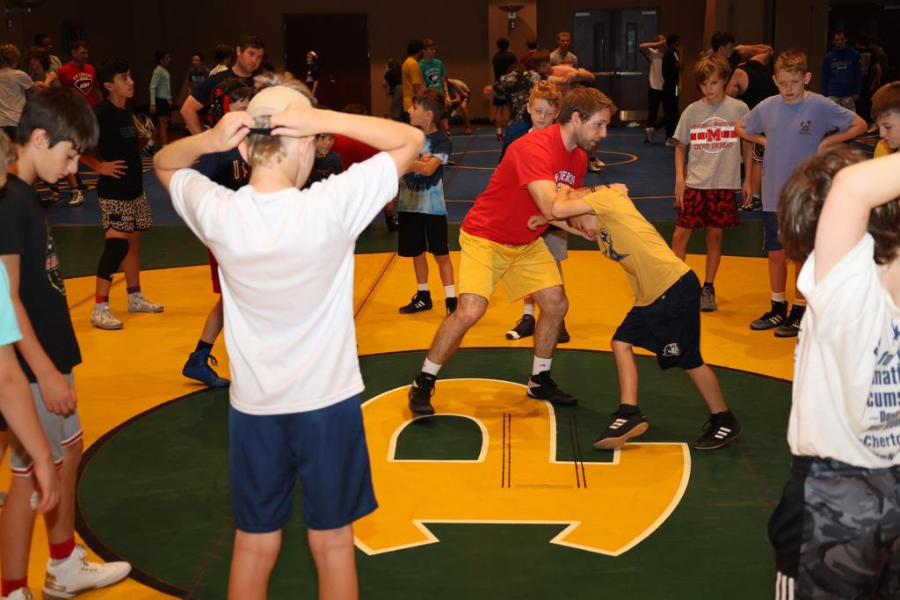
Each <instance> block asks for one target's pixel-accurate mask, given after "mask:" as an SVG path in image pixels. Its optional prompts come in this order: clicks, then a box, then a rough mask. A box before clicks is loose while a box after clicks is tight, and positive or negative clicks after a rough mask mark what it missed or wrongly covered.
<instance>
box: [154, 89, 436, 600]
mask: <svg viewBox="0 0 900 600" xmlns="http://www.w3.org/2000/svg"><path fill="white" fill-rule="evenodd" d="M256 81H257V87H264V86H266V85H270V86H271V87H264V89H262V90H261V91H259V92H258V93H257V94H256V96H254V98H253V100H252V101H251V102H250V105H249V106H248V107H247V111H246V112H231V113H228V114H226V115H225V116H224V117H223V118H222V120H221V121H220V122H219V124H218V125H216V127H215V128H214V129H211V130H208V131H205V132H203V133H201V134H199V135H195V136H190V137H188V138H185V139H183V140H179V141H177V142H175V143H174V144H171V145H168V146H166V147H164V148H163V149H162V150H161V151H160V152H159V154H157V155H156V157H155V159H154V165H155V167H156V174H157V177H158V178H159V180H160V182H161V183H162V184H163V186H165V187H166V188H167V189H168V190H169V191H170V193H171V195H172V202H173V204H174V206H175V209H176V211H177V212H178V214H179V215H180V216H181V217H182V218H183V219H184V220H185V222H186V223H187V224H188V226H189V227H190V228H191V230H192V231H193V232H194V233H195V234H196V235H197V237H198V238H200V240H201V241H203V242H204V243H205V244H206V245H207V246H208V247H209V249H210V250H211V251H212V252H213V254H215V256H216V258H217V259H218V261H219V270H220V273H221V286H222V297H223V299H224V308H225V344H226V347H227V349H228V354H229V357H230V360H231V373H232V384H231V388H230V395H231V412H230V419H229V420H230V473H231V492H232V502H233V510H234V515H235V522H236V527H237V533H236V537H235V546H234V555H233V558H232V563H231V577H230V581H229V597H230V598H241V599H242V600H244V599H254V598H265V596H266V588H267V584H268V579H269V575H270V573H271V570H272V567H273V566H274V565H275V560H276V559H277V557H278V551H279V549H280V545H281V529H282V528H283V527H284V526H285V525H286V524H287V522H288V521H289V520H290V518H291V501H292V498H293V491H294V484H295V482H296V479H297V477H298V476H299V478H300V480H301V484H302V488H303V519H304V521H305V523H306V525H307V526H308V527H309V544H310V548H311V550H312V555H313V559H314V560H315V563H316V567H317V571H318V575H319V596H320V597H322V598H351V597H356V594H357V579H356V565H355V558H354V545H353V528H352V523H353V521H355V520H357V519H359V518H361V517H363V516H365V515H367V514H369V513H371V512H372V511H373V510H375V508H376V506H377V504H376V502H375V496H374V493H373V490H372V482H371V474H370V468H369V457H368V450H367V448H366V441H365V431H364V429H363V422H362V413H361V410H360V406H359V403H360V401H359V393H360V392H361V391H362V390H363V382H362V377H361V375H360V372H359V362H358V359H357V356H356V332H355V329H354V324H353V267H354V256H353V252H354V246H355V242H356V238H357V237H358V236H359V234H360V233H362V231H363V230H364V229H365V228H366V227H367V226H368V224H369V223H370V222H371V221H372V219H373V218H374V217H376V216H377V215H378V214H379V213H380V212H381V209H382V208H383V207H384V205H385V204H386V203H387V202H388V201H389V200H390V199H391V198H393V197H394V196H395V195H396V194H397V180H398V178H399V176H400V175H401V174H402V173H405V172H406V170H407V169H408V168H409V166H410V165H411V164H412V162H413V161H414V160H415V159H416V157H417V156H418V152H419V150H420V149H421V148H422V145H423V143H424V137H423V135H422V133H421V132H420V131H418V130H416V129H413V128H411V127H408V126H406V125H402V124H399V123H395V122H393V121H389V120H386V119H376V118H372V117H365V116H360V115H352V114H347V113H338V112H331V111H327V110H317V109H314V108H312V107H311V105H310V94H309V90H308V89H307V88H306V87H305V86H304V85H303V84H301V83H299V82H298V81H296V80H294V79H293V78H292V77H290V76H289V75H277V74H266V75H260V76H258V77H257V79H256ZM326 132H327V133H338V134H341V135H346V136H352V137H354V138H356V139H358V140H359V141H361V142H363V143H366V144H369V145H371V146H373V147H375V148H377V149H379V150H381V151H382V152H380V153H379V154H377V155H376V156H374V157H373V158H371V159H369V160H367V161H365V162H362V163H359V164H356V165H353V166H352V167H351V168H349V169H348V170H347V171H346V172H344V173H342V174H340V175H335V176H333V177H330V178H329V179H328V180H327V181H321V182H318V183H314V184H313V185H312V186H311V187H310V188H308V189H306V190H302V191H301V190H299V189H298V188H300V187H302V186H303V184H304V183H305V181H306V179H307V177H308V176H309V173H310V170H311V169H312V164H313V160H314V158H315V150H314V142H313V140H314V139H315V136H316V135H317V134H320V133H326ZM236 146H237V147H238V148H240V151H241V154H242V155H243V156H245V157H246V160H247V162H248V164H250V166H251V167H252V173H251V176H250V184H249V185H248V186H246V187H244V188H241V189H240V190H238V191H231V190H228V189H227V188H224V187H222V186H219V185H216V184H215V183H213V182H211V181H210V180H209V179H207V178H206V177H204V176H203V175H200V174H199V173H197V172H196V171H193V170H191V169H190V166H191V165H192V164H193V163H194V162H195V161H196V160H197V159H198V158H199V157H200V156H201V155H203V154H205V153H209V152H224V151H227V150H230V149H232V148H234V147H236Z"/></svg>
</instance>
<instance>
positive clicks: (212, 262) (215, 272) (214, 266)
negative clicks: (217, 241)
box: [207, 250, 222, 294]
mask: <svg viewBox="0 0 900 600" xmlns="http://www.w3.org/2000/svg"><path fill="white" fill-rule="evenodd" d="M207 253H209V271H210V275H211V276H212V284H213V291H214V292H215V293H217V294H221V293H222V286H221V285H220V284H219V261H217V260H216V257H215V256H213V253H212V252H209V250H207Z"/></svg>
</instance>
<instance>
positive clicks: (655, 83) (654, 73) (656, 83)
mask: <svg viewBox="0 0 900 600" xmlns="http://www.w3.org/2000/svg"><path fill="white" fill-rule="evenodd" d="M644 52H646V53H647V57H648V58H649V59H650V87H651V88H653V89H654V90H659V91H662V89H663V83H664V81H663V76H662V59H663V53H662V52H660V51H659V50H657V49H656V48H647V49H646V50H644Z"/></svg>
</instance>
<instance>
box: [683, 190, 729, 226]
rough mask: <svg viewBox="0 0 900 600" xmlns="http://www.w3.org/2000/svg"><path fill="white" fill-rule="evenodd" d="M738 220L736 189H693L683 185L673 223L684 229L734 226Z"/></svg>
mask: <svg viewBox="0 0 900 600" xmlns="http://www.w3.org/2000/svg"><path fill="white" fill-rule="evenodd" d="M739 222H740V221H739V220H738V211H737V191H736V190H695V189H693V188H689V187H685V188H684V196H682V203H681V208H680V209H678V217H677V218H676V219H675V225H677V226H678V227H683V228H685V229H699V228H701V227H717V228H720V229H724V228H727V227H734V226H735V225H737V224H738V223H739Z"/></svg>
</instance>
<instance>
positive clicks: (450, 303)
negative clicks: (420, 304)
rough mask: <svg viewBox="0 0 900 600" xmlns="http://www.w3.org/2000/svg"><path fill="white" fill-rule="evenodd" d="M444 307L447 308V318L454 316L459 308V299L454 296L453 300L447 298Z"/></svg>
mask: <svg viewBox="0 0 900 600" xmlns="http://www.w3.org/2000/svg"><path fill="white" fill-rule="evenodd" d="M444 306H445V307H446V308H447V316H448V317H449V316H450V315H452V314H453V311H454V310H456V307H457V306H459V298H457V297H456V296H453V297H452V298H447V299H446V300H444Z"/></svg>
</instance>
